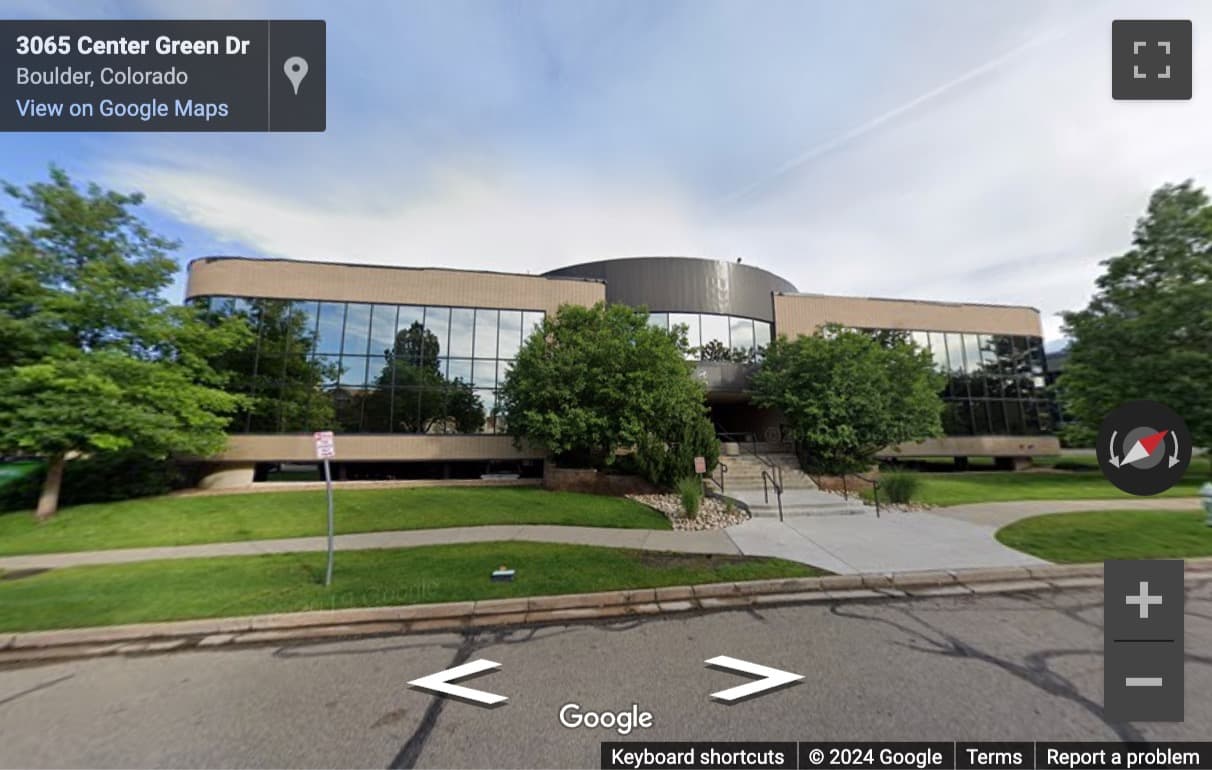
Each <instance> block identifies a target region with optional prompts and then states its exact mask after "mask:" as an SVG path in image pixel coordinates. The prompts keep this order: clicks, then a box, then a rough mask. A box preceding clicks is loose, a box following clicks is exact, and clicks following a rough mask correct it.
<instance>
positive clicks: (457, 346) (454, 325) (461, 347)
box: [447, 308, 476, 358]
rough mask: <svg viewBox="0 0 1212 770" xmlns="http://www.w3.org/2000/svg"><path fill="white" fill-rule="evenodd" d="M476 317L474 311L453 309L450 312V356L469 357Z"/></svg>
mask: <svg viewBox="0 0 1212 770" xmlns="http://www.w3.org/2000/svg"><path fill="white" fill-rule="evenodd" d="M475 323H476V316H475V311H474V310H468V309H467V308H455V309H453V310H451V311H450V347H449V348H448V349H447V351H448V352H449V353H450V355H452V356H462V357H467V358H470V357H471V346H472V341H473V339H474V332H475Z"/></svg>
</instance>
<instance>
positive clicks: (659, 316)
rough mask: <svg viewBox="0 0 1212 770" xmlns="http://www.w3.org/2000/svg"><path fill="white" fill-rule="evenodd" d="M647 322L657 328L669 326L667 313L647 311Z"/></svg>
mask: <svg viewBox="0 0 1212 770" xmlns="http://www.w3.org/2000/svg"><path fill="white" fill-rule="evenodd" d="M648 324H649V325H650V326H655V327H656V328H658V329H668V328H669V314H668V313H649V314H648Z"/></svg>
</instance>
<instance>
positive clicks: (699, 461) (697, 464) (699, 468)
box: [694, 456, 707, 473]
mask: <svg viewBox="0 0 1212 770" xmlns="http://www.w3.org/2000/svg"><path fill="white" fill-rule="evenodd" d="M694 472H695V473H706V472H707V458H706V457H701V456H700V457H696V458H694Z"/></svg>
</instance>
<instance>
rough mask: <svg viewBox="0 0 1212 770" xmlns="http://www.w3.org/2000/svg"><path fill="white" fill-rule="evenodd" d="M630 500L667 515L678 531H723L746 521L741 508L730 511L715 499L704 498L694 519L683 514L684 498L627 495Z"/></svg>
mask: <svg viewBox="0 0 1212 770" xmlns="http://www.w3.org/2000/svg"><path fill="white" fill-rule="evenodd" d="M627 499H628V500H635V501H636V502H637V503H640V504H641V505H647V506H648V507H649V508H655V509H656V510H658V511H660V512H661V513H663V514H665V518H667V519H669V523H670V524H672V525H673V528H674V529H676V530H683V531H701V530H705V529H723V528H725V527H731V526H733V525H736V524H740V523H741V522H743V521H744V520H745V512H744V511H742V510H741V509H739V508H733V509H732V511H731V512H729V510H728V506H727V504H726V503H725V502H724V501H722V500H718V499H716V498H714V497H704V498H703V502H702V503H701V504H700V505H699V513H698V515H697V516H695V517H694V518H693V519H691V518H687V516H686V514H684V513H683V512H682V498H680V497H679V496H677V495H669V494H662V495H627Z"/></svg>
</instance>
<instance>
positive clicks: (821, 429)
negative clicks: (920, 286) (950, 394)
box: [752, 326, 944, 473]
mask: <svg viewBox="0 0 1212 770" xmlns="http://www.w3.org/2000/svg"><path fill="white" fill-rule="evenodd" d="M752 383H753V391H754V394H753V403H754V404H756V405H757V406H762V407H768V408H774V409H778V410H780V411H781V412H782V413H783V414H784V415H785V417H786V419H787V423H788V425H789V426H790V427H791V429H792V433H793V435H794V437H795V442H796V448H797V451H798V452H799V453H800V456H801V458H802V461H803V463H804V466H805V468H806V469H808V470H812V471H817V472H821V473H856V472H859V471H862V470H864V469H865V468H867V467H869V466H870V465H871V463H872V461H873V460H874V457H875V454H876V452H878V451H880V450H881V449H883V448H884V447H887V446H891V445H894V444H899V443H902V442H905V441H918V440H921V439H924V438H929V437H932V436H938V435H940V434H941V433H942V424H941V420H940V414H941V412H942V408H943V403H942V399H941V398H940V397H939V391H940V390H942V387H943V384H944V382H943V377H942V375H940V374H938V373H937V372H936V371H935V369H934V363H933V360H932V359H931V356H930V353H929V352H928V351H925V350H922V349H920V348H918V347H917V346H916V345H914V344H913V343H912V342H910V341H909V340H908V339H906V338H904V337H900V336H897V335H885V336H879V335H872V334H870V333H867V332H861V331H854V330H849V329H843V328H841V327H837V326H831V327H827V328H825V329H823V330H821V331H820V332H818V333H817V334H814V335H812V336H801V337H798V338H797V339H795V340H788V339H787V338H786V337H780V338H779V339H777V340H775V341H773V342H771V344H770V346H769V347H768V348H767V349H766V356H765V359H764V361H763V363H762V366H761V368H760V369H759V370H758V371H757V373H756V374H755V375H754V376H753V380H752Z"/></svg>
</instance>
